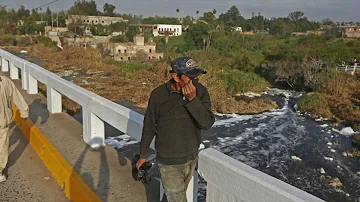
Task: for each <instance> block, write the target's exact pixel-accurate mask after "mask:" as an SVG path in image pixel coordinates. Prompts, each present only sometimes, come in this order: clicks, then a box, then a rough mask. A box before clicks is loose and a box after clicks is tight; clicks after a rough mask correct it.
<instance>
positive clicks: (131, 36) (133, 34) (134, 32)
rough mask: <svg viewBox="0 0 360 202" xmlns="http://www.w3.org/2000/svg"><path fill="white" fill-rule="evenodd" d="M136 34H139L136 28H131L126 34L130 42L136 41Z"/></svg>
mask: <svg viewBox="0 0 360 202" xmlns="http://www.w3.org/2000/svg"><path fill="white" fill-rule="evenodd" d="M136 34H139V30H138V28H137V27H136V26H129V27H128V30H127V32H126V38H127V40H128V41H133V40H134V38H133V37H134V36H135V35H136Z"/></svg>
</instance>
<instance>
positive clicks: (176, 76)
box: [171, 73, 179, 83]
mask: <svg viewBox="0 0 360 202" xmlns="http://www.w3.org/2000/svg"><path fill="white" fill-rule="evenodd" d="M171 77H172V78H173V79H174V80H175V82H176V83H179V77H178V75H177V73H171Z"/></svg>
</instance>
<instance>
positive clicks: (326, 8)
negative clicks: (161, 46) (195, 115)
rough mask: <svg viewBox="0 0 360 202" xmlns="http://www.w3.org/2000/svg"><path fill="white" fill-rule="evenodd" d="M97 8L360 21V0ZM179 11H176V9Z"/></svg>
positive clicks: (64, 5)
mask: <svg viewBox="0 0 360 202" xmlns="http://www.w3.org/2000/svg"><path fill="white" fill-rule="evenodd" d="M51 1H53V0H0V5H6V6H7V7H8V8H12V7H13V8H18V7H19V6H20V5H24V6H25V7H26V8H28V9H32V8H34V7H38V6H41V5H43V4H45V3H47V2H51ZM95 1H96V2H97V4H98V10H101V11H102V10H103V9H102V7H103V5H104V4H105V3H110V4H113V5H115V6H116V12H118V13H120V14H123V13H126V14H128V13H131V14H136V15H143V16H145V17H147V16H155V15H159V16H172V17H181V16H186V15H192V16H194V17H197V15H196V11H197V10H199V12H200V14H199V15H202V13H204V12H207V11H212V10H213V9H216V11H217V14H220V13H224V12H226V11H227V10H228V9H229V8H230V7H231V6H233V5H235V6H237V7H238V8H239V10H240V13H241V14H242V15H243V16H244V17H245V18H250V17H251V13H252V12H255V13H256V14H257V13H258V12H261V15H263V16H265V17H268V18H270V17H286V16H288V14H289V13H290V12H293V11H297V10H300V11H303V12H304V13H305V16H307V17H308V18H309V19H310V20H315V21H321V20H322V19H325V18H330V19H332V20H333V21H339V22H341V21H354V22H356V21H360V0H108V1H105V0H95ZM73 4H74V0H58V1H57V2H55V3H53V4H51V5H49V7H50V9H51V10H52V11H60V10H67V9H68V8H70V7H71V6H72V5H73ZM177 8H178V9H179V10H180V12H179V13H176V9H177Z"/></svg>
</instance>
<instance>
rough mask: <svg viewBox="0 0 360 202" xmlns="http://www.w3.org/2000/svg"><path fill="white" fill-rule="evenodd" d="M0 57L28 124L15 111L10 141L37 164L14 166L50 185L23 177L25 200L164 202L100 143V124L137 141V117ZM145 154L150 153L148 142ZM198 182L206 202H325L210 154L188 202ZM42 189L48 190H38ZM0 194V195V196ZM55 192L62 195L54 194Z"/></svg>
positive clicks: (154, 186)
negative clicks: (77, 108) (72, 111)
mask: <svg viewBox="0 0 360 202" xmlns="http://www.w3.org/2000/svg"><path fill="white" fill-rule="evenodd" d="M0 57H1V59H0V61H1V72H0V75H5V76H9V77H10V78H11V79H12V80H13V81H14V83H15V84H16V86H17V87H18V89H19V90H20V92H21V94H22V95H23V96H24V98H25V100H26V102H27V103H28V104H29V106H30V118H29V119H26V120H23V119H21V118H20V117H19V112H18V110H17V109H16V108H14V109H13V110H14V114H15V116H14V119H15V123H16V125H17V126H14V127H15V129H14V130H13V131H12V134H11V137H12V138H14V137H18V138H20V137H21V138H22V139H21V142H22V144H26V145H30V146H31V148H27V150H29V152H21V151H20V152H18V155H21V157H22V156H25V157H24V158H26V156H29V155H32V154H35V153H36V154H37V157H36V156H35V155H32V156H33V157H32V158H33V159H35V160H33V161H31V162H30V161H22V160H21V158H18V159H16V158H15V159H13V161H16V162H18V163H21V164H22V165H23V166H24V167H26V168H28V167H29V168H31V169H33V170H35V171H34V172H40V171H41V172H45V171H44V170H45V167H46V168H47V170H48V171H46V172H45V173H47V174H46V175H49V176H47V177H48V178H47V179H49V178H50V179H49V181H48V182H47V183H48V184H51V185H48V184H45V185H44V184H42V183H46V182H44V181H43V180H42V179H40V178H33V177H29V179H28V181H31V182H32V186H33V188H34V189H30V190H29V192H35V191H36V190H49V191H50V192H51V193H52V194H53V195H51V194H49V195H47V196H41V197H43V198H45V199H44V200H43V201H53V200H52V199H53V198H51V197H55V198H56V199H58V200H56V201H61V200H60V199H62V198H64V197H65V196H66V197H67V199H66V200H71V201H75V202H77V201H95V202H96V201H162V200H163V196H164V190H163V187H162V184H161V181H158V180H153V181H152V182H151V184H150V185H146V186H144V185H143V184H142V183H140V182H135V181H134V180H133V179H132V177H131V163H130V160H129V159H127V158H125V156H124V155H123V154H122V153H121V152H118V151H117V150H115V149H113V148H112V147H110V146H109V145H107V144H106V143H105V137H106V133H105V124H109V125H111V126H112V127H114V128H116V129H118V130H119V131H121V132H122V133H124V134H127V135H129V136H131V137H132V138H134V139H136V140H140V138H141V131H142V124H143V116H142V115H141V114H139V113H137V112H136V111H133V110H131V109H129V108H126V107H124V106H121V105H119V104H116V103H114V102H111V101H109V100H107V99H105V98H103V97H101V96H99V95H96V94H95V93H93V92H90V91H87V90H85V89H83V88H81V87H79V86H77V85H75V84H73V83H71V82H69V81H66V80H64V79H62V78H61V77H59V76H57V75H56V74H54V73H52V72H50V71H48V70H46V69H44V68H42V67H40V66H38V65H36V64H33V63H30V62H28V61H25V60H23V59H21V58H19V57H17V56H15V55H13V54H11V53H9V52H7V51H5V50H2V49H0ZM40 83H41V84H44V85H46V96H44V95H42V94H41V93H39V88H38V87H39V86H38V85H39V84H40ZM63 96H66V97H67V98H69V99H71V100H73V101H75V102H76V103H78V104H79V105H81V107H82V114H81V120H82V121H81V123H79V122H78V121H76V120H75V119H74V118H73V117H71V116H70V115H69V114H67V113H64V112H63V108H62V97H63ZM24 137H26V138H24ZM26 139H27V140H26ZM151 148H152V149H153V150H155V148H154V141H153V142H152V144H151ZM16 149H17V148H15V150H16ZM10 156H11V155H10ZM10 161H12V157H10ZM16 162H15V163H16ZM31 169H30V172H31ZM8 172H9V176H12V175H13V174H12V173H13V172H20V173H21V174H23V175H26V174H27V172H28V170H27V169H26V170H25V169H23V170H19V171H18V170H16V169H15V168H14V169H13V166H12V167H10V168H9V171H8ZM50 174H51V176H50ZM199 174H200V176H201V177H202V178H204V180H205V181H206V182H207V191H206V201H211V202H212V201H214V202H218V201H264V202H281V201H283V202H291V201H311V202H318V201H319V202H320V201H323V200H321V199H319V198H317V197H315V196H313V195H311V194H308V193H306V192H304V191H302V190H300V189H297V188H295V187H293V186H291V185H289V184H287V183H285V182H282V181H280V180H278V179H275V178H273V177H271V176H269V175H266V174H264V173H262V172H260V171H258V170H256V169H253V168H251V167H249V166H247V165H245V164H243V163H241V162H239V161H237V160H235V159H232V158H231V157H229V156H226V155H224V154H222V153H220V152H218V151H216V150H214V149H212V148H208V149H205V150H202V151H201V152H200V154H199V163H198V170H197V171H196V172H195V173H194V176H193V179H192V181H191V182H190V185H189V188H188V190H187V198H188V201H189V202H194V201H197V198H198V178H199ZM9 180H11V178H10V179H9ZM33 181H35V182H33ZM29 183H30V182H29ZM5 185H8V184H4V187H5ZM19 186H20V185H19ZM44 186H46V188H47V189H45V188H44V189H43V187H44ZM2 187H3V186H1V188H0V190H2V189H5V188H2ZM25 188H26V187H25ZM59 190H61V191H62V194H63V195H61V194H59ZM1 194H3V195H4V194H8V193H4V192H1ZM19 194H23V193H19ZM2 197H8V198H9V197H11V196H6V195H5V196H2ZM18 197H19V196H18ZM46 197H47V198H46ZM63 200H65V199H63ZM26 201H38V200H36V199H34V200H31V199H29V200H26Z"/></svg>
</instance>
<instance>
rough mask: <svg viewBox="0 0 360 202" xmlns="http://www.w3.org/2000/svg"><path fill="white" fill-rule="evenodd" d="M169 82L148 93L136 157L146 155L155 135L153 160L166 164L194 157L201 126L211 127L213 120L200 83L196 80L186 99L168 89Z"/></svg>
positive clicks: (183, 161) (199, 139)
mask: <svg viewBox="0 0 360 202" xmlns="http://www.w3.org/2000/svg"><path fill="white" fill-rule="evenodd" d="M172 82H173V80H170V81H169V82H168V83H166V84H163V85H161V86H159V87H157V88H156V89H155V90H153V92H152V93H151V96H150V100H149V104H148V108H147V110H146V113H145V118H144V126H143V132H142V138H141V143H140V156H141V157H142V158H146V157H147V150H148V148H149V146H150V143H151V141H152V139H153V138H154V136H156V139H155V149H156V151H157V161H158V162H159V163H161V164H167V165H176V164H183V163H186V162H187V161H189V160H193V159H195V158H196V157H197V155H198V149H199V145H200V143H201V129H205V130H207V129H209V128H211V126H212V125H213V124H214V121H215V116H214V114H213V113H212V112H211V101H210V96H209V93H208V91H207V89H206V88H205V87H204V86H203V85H202V84H200V83H196V85H195V87H196V97H195V98H194V99H193V100H192V101H191V102H189V101H188V99H187V98H185V97H184V95H182V94H181V93H180V92H178V91H175V90H173V89H172V88H171V84H172Z"/></svg>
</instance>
